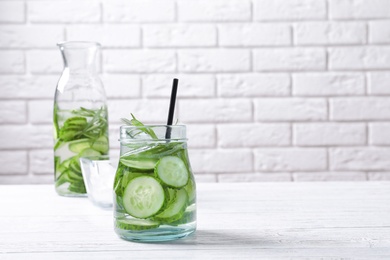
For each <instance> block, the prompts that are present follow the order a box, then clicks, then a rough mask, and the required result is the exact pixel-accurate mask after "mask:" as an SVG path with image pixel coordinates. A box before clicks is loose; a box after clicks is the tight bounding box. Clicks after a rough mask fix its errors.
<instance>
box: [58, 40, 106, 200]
mask: <svg viewBox="0 0 390 260" xmlns="http://www.w3.org/2000/svg"><path fill="white" fill-rule="evenodd" d="M58 46H59V48H60V50H61V54H62V57H63V60H64V70H63V72H62V75H61V77H60V79H59V81H58V84H57V88H56V92H55V98H54V109H53V124H54V165H55V167H54V168H55V188H56V191H57V193H58V194H59V195H62V196H85V195H86V189H85V185H84V180H83V176H82V173H81V168H80V162H79V159H80V158H81V157H84V156H99V155H106V154H108V151H109V143H108V114H107V106H106V95H105V92H104V87H103V84H102V82H101V81H100V79H99V77H98V74H97V72H96V57H97V53H98V51H99V49H100V44H98V43H94V42H64V43H59V44H58Z"/></svg>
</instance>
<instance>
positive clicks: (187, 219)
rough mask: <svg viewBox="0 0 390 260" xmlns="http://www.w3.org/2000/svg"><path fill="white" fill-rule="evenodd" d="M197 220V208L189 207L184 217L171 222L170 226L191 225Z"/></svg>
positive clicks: (193, 205)
mask: <svg viewBox="0 0 390 260" xmlns="http://www.w3.org/2000/svg"><path fill="white" fill-rule="evenodd" d="M195 220H196V206H195V204H192V205H190V206H188V207H187V209H186V210H185V211H184V214H183V216H182V217H181V218H180V219H178V220H176V221H174V222H171V223H169V224H170V225H173V226H177V225H181V224H187V223H191V222H194V221H195Z"/></svg>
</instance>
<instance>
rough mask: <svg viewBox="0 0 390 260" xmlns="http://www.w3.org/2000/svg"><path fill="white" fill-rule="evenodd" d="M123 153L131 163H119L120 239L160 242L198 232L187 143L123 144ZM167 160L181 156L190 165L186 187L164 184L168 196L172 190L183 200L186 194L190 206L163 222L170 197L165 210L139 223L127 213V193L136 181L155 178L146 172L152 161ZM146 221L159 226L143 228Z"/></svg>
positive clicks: (117, 212)
mask: <svg viewBox="0 0 390 260" xmlns="http://www.w3.org/2000/svg"><path fill="white" fill-rule="evenodd" d="M121 149H122V151H121V152H122V156H121V159H126V160H127V162H126V164H124V163H122V162H121V160H120V161H119V165H118V170H117V173H116V176H115V181H114V226H115V232H116V233H117V234H118V236H119V237H121V238H122V239H125V240H129V241H138V242H158V241H169V240H175V239H179V238H183V237H186V236H188V235H190V234H191V233H193V232H194V231H195V230H196V185H195V179H194V176H193V174H192V171H191V166H190V163H189V159H188V154H187V147H186V144H185V143H184V142H176V143H175V142H171V143H169V144H167V143H165V142H160V143H157V142H153V143H152V144H151V143H147V144H137V145H136V144H128V145H127V146H126V145H123V144H122V147H121ZM164 156H177V157H179V158H180V159H182V161H183V162H184V163H185V165H186V168H187V170H188V172H189V181H188V182H187V184H185V186H183V187H180V188H172V187H168V186H166V185H165V184H164V183H161V185H162V187H163V188H164V190H165V193H167V192H168V191H167V190H170V192H172V190H175V191H174V192H176V193H174V194H176V196H179V195H177V194H184V193H185V196H186V197H183V198H186V199H185V200H186V203H185V205H184V207H183V208H182V209H181V210H180V213H179V214H175V215H174V216H173V217H168V218H163V219H161V218H159V213H161V212H162V211H164V210H165V209H166V208H167V207H168V205H169V203H170V201H169V196H166V200H167V201H166V204H165V206H163V208H162V209H161V211H159V212H158V213H156V215H152V216H150V217H147V218H145V219H137V218H135V217H133V216H131V215H130V214H129V213H128V212H126V210H125V207H124V202H123V200H124V195H123V194H124V190H125V189H126V187H127V185H128V183H129V182H130V181H131V180H132V179H134V178H137V177H139V176H143V175H147V176H154V178H155V173H154V169H153V168H151V169H145V168H144V167H145V165H148V166H149V165H150V161H153V160H155V162H158V160H159V159H161V158H163V157H164ZM129 161H130V163H129ZM146 162H147V164H146ZM130 165H131V166H130ZM137 167H138V168H137ZM179 191H180V193H179ZM183 191H185V192H183ZM172 197H173V196H172ZM137 221H141V224H139V225H138V224H137V223H138V222H137ZM142 221H145V222H146V223H149V222H151V223H154V224H155V225H151V226H148V225H143V224H142ZM123 223H131V224H129V225H127V224H123Z"/></svg>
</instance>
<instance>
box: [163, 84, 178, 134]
mask: <svg viewBox="0 0 390 260" xmlns="http://www.w3.org/2000/svg"><path fill="white" fill-rule="evenodd" d="M178 83H179V80H178V79H173V84H172V92H171V101H170V102H169V112H168V121H167V131H166V133H165V139H171V131H172V128H171V127H170V126H171V125H172V123H173V113H175V103H176V93H177V85H178Z"/></svg>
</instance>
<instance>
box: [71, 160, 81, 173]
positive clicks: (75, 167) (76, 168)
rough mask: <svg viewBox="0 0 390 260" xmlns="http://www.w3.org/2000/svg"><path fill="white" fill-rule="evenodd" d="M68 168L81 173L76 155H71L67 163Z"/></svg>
mask: <svg viewBox="0 0 390 260" xmlns="http://www.w3.org/2000/svg"><path fill="white" fill-rule="evenodd" d="M69 169H70V170H72V171H74V172H76V173H80V174H81V168H80V162H79V158H78V156H75V157H73V159H72V160H71V161H70V163H69Z"/></svg>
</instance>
